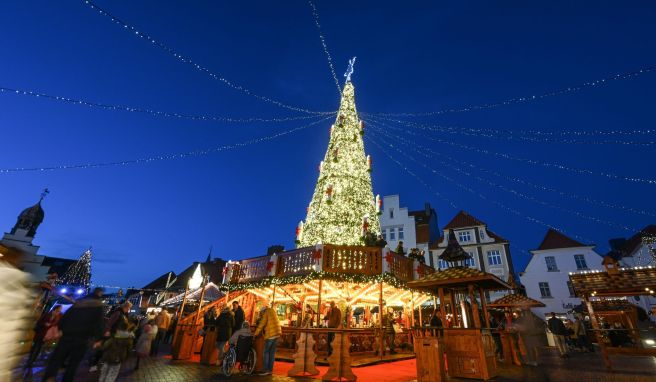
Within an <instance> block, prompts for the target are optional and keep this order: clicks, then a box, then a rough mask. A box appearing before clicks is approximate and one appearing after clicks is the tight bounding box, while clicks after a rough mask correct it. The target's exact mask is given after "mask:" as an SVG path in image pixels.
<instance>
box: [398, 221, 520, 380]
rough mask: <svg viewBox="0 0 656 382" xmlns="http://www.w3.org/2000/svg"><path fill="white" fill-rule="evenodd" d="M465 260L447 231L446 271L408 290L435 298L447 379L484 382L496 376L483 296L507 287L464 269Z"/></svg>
mask: <svg viewBox="0 0 656 382" xmlns="http://www.w3.org/2000/svg"><path fill="white" fill-rule="evenodd" d="M469 257H470V256H469V254H468V253H466V252H465V251H464V250H463V249H462V247H460V244H458V241H457V239H456V237H455V234H454V233H453V231H450V232H449V242H448V245H447V248H446V249H445V250H444V252H443V253H442V255H440V258H441V259H442V260H444V261H446V262H448V263H449V268H447V269H445V270H441V271H438V272H435V273H433V274H430V275H427V276H425V277H423V278H421V279H419V280H416V281H411V282H409V283H408V286H410V287H412V288H417V289H421V290H425V291H428V292H430V293H433V294H436V295H437V296H439V301H440V315H441V317H442V322H443V323H445V322H446V324H445V328H444V331H443V332H444V335H443V336H444V339H443V344H444V346H443V348H444V349H443V351H444V353H446V359H447V371H448V375H449V377H462V378H476V379H482V380H488V379H491V378H493V377H495V376H496V375H497V367H496V358H495V344H494V340H493V338H492V333H491V331H490V329H489V327H490V324H489V315H488V311H487V309H488V307H487V303H486V297H485V292H486V291H491V290H508V289H510V286H509V285H508V284H507V283H506V282H504V281H503V280H501V279H499V278H498V277H496V276H495V275H493V274H490V273H487V272H484V271H481V270H479V269H475V268H467V267H466V266H465V265H464V262H465V261H466V260H467V259H469ZM449 317H450V318H451V320H449ZM436 362H437V360H436Z"/></svg>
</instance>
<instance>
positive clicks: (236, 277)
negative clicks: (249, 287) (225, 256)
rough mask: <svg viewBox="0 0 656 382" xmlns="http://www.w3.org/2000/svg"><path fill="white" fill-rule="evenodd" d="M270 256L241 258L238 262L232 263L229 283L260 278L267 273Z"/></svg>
mask: <svg viewBox="0 0 656 382" xmlns="http://www.w3.org/2000/svg"><path fill="white" fill-rule="evenodd" d="M270 260H271V257H270V256H262V257H254V258H252V259H246V260H242V261H241V263H239V264H234V265H233V269H232V277H231V278H230V282H231V283H243V282H249V281H254V280H259V279H262V278H264V277H266V276H268V275H269V269H268V265H269V261H270Z"/></svg>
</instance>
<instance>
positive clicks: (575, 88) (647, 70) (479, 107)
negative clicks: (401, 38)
mask: <svg viewBox="0 0 656 382" xmlns="http://www.w3.org/2000/svg"><path fill="white" fill-rule="evenodd" d="M655 70H656V66H648V67H644V68H641V69H638V70H635V71H631V72H625V73H618V74H615V75H612V76H608V77H605V78H600V79H597V80H593V81H587V82H584V83H582V84H579V85H576V86H568V87H566V88H561V89H558V90H553V91H550V92H546V93H542V94H538V95H530V96H523V97H514V98H510V99H507V100H505V101H500V102H493V103H484V104H480V105H471V106H465V107H460V108H449V109H443V110H439V111H429V112H418V113H374V115H382V116H392V117H401V116H404V117H427V116H433V115H441V114H447V113H462V112H468V111H474V110H486V109H493V108H497V107H500V106H508V105H514V104H521V103H526V102H531V101H537V100H542V99H544V98H550V97H555V96H559V95H564V94H570V93H575V92H579V91H581V90H584V89H588V88H594V87H599V86H603V85H606V84H608V83H610V82H613V81H621V80H626V79H632V78H635V77H638V76H641V75H644V74H648V73H651V72H653V71H655Z"/></svg>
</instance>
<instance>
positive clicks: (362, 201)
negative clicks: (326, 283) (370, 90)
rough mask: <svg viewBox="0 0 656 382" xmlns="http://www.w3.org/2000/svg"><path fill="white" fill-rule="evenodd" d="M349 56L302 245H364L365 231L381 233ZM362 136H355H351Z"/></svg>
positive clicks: (352, 61) (300, 245) (304, 224)
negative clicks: (338, 104)
mask: <svg viewBox="0 0 656 382" xmlns="http://www.w3.org/2000/svg"><path fill="white" fill-rule="evenodd" d="M354 62H355V59H353V60H351V61H349V64H350V66H349V70H348V71H347V74H346V77H347V80H346V84H345V85H344V89H343V91H342V99H341V103H340V108H339V111H338V113H337V118H336V120H335V124H334V125H333V128H332V133H331V135H330V141H329V143H328V149H327V151H326V155H325V157H324V160H323V165H320V167H321V171H320V174H319V179H318V180H317V185H316V188H315V191H314V194H313V197H312V201H311V202H310V206H309V211H308V214H307V217H306V220H305V221H304V222H303V235H302V237H301V238H300V239H299V241H300V242H299V243H298V244H297V245H298V247H304V246H312V245H315V244H336V245H362V244H364V238H365V235H363V231H364V225H365V224H364V223H363V222H364V221H366V225H367V226H366V232H371V233H373V234H374V235H377V234H379V233H380V223H379V221H378V219H375V218H373V217H375V216H377V215H378V210H377V208H376V205H375V204H374V203H372V201H373V200H375V198H374V194H373V191H372V185H371V174H370V173H369V171H368V165H367V159H366V158H367V157H366V155H365V152H364V142H363V141H362V139H361V137H360V136H359V131H360V130H362V127H361V126H362V125H361V124H360V119H359V117H358V114H357V110H356V106H355V88H354V86H353V83H352V82H351V75H352V73H353V67H352V65H353V63H354ZM354 135H355V136H356V137H358V138H357V139H356V140H353V136H354Z"/></svg>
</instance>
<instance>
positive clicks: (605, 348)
mask: <svg viewBox="0 0 656 382" xmlns="http://www.w3.org/2000/svg"><path fill="white" fill-rule="evenodd" d="M602 264H603V265H604V267H605V271H600V270H593V271H581V272H575V273H570V275H569V278H570V280H571V282H572V286H573V287H574V291H575V292H576V296H577V297H580V298H581V299H583V302H584V304H585V305H586V307H587V310H588V314H589V315H590V322H591V323H592V327H593V331H594V332H595V334H596V337H597V343H598V344H599V347H600V350H601V354H602V357H603V359H604V363H605V365H606V367H607V368H608V370H612V363H611V360H610V355H612V354H623V355H633V356H656V346H655V344H654V341H653V339H650V340H651V341H650V342H649V343H647V342H646V341H643V338H644V336H645V335H649V334H652V335H653V334H654V333H653V332H649V331H648V330H645V329H646V328H645V327H643V326H642V324H643V323H642V322H640V321H639V320H638V319H637V313H636V310H635V308H629V307H627V306H626V305H625V304H618V303H617V299H618V298H620V299H621V298H625V297H632V296H653V295H654V293H655V292H656V267H653V266H646V267H640V266H639V267H633V268H621V267H620V266H619V263H618V261H617V260H615V259H613V258H612V257H610V256H606V257H605V258H604V261H603V262H602ZM613 305H614V306H615V307H616V308H617V309H621V310H603V311H601V312H597V311H596V310H595V306H597V307H603V306H609V307H610V306H613ZM622 306H624V308H622ZM645 323H648V320H647V321H646V322H645ZM618 338H619V340H616V339H618Z"/></svg>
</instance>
